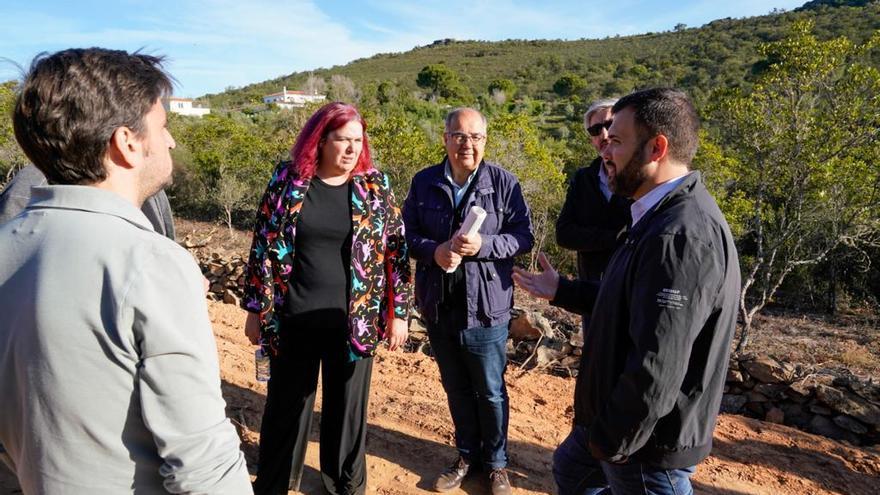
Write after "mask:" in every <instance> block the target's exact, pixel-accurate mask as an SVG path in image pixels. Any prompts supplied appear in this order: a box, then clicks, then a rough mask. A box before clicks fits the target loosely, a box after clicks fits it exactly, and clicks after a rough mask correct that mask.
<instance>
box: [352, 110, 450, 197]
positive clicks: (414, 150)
mask: <svg viewBox="0 0 880 495" xmlns="http://www.w3.org/2000/svg"><path fill="white" fill-rule="evenodd" d="M369 137H370V150H371V152H372V154H373V160H374V161H375V162H376V164H377V166H378V168H379V169H380V170H382V171H383V172H385V173H386V174H388V177H389V179H390V180H391V186H392V188H393V190H394V194H395V195H396V196H397V199H398V203H400V202H402V201H403V198H405V197H406V195H407V193H408V192H409V186H410V180H412V176H413V175H415V173H416V172H418V171H419V170H421V169H422V168H424V167H425V166H426V165H429V164H433V163H436V162H438V161H440V158H441V157H442V156H443V151H442V149H441V146H440V145H438V144H436V143H432V142H431V139H430V136H429V135H428V133H426V132H425V130H424V129H423V128H422V127H420V126H419V125H418V124H417V123H416V122H415V121H414V120H413V119H412V118H408V117H407V116H406V115H404V114H402V113H393V114H391V115H389V116H388V117H386V118H384V119H380V120H379V121H378V122H377V123H374V124H373V125H372V126H371V127H370V129H369Z"/></svg>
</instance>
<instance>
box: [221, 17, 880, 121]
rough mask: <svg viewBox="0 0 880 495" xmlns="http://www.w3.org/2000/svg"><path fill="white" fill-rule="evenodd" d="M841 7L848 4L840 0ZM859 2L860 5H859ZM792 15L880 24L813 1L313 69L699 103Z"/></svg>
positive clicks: (827, 30)
mask: <svg viewBox="0 0 880 495" xmlns="http://www.w3.org/2000/svg"><path fill="white" fill-rule="evenodd" d="M843 4H846V5H843ZM858 5H863V6H861V7H859V6H858ZM798 19H811V20H813V22H814V23H815V26H816V27H815V31H814V32H815V34H816V36H817V37H818V38H819V39H828V38H832V37H837V36H846V37H848V38H849V39H851V40H852V41H854V42H857V43H858V42H863V41H864V40H865V39H866V38H867V37H868V36H869V35H870V33H871V32H873V31H874V30H876V29H878V28H880V2H877V1H873V2H867V1H864V0H855V1H853V0H851V1H849V2H844V1H841V0H823V1H813V2H809V3H807V4H805V5H804V6H803V7H801V8H800V9H798V10H796V11H793V12H782V13H773V14H769V15H765V16H761V17H751V18H745V19H730V18H727V19H720V20H716V21H713V22H710V23H709V24H706V25H705V26H702V27H699V28H687V27H685V26H682V25H680V26H678V29H677V30H676V31H672V32H664V33H646V34H642V35H637V36H626V37H613V38H606V39H588V37H589V35H590V33H584V36H585V38H584V39H580V40H575V41H562V40H507V41H501V42H487V41H456V40H439V41H436V42H434V43H432V44H430V45H428V46H422V47H417V48H414V49H412V50H410V51H408V52H404V53H388V54H379V55H375V56H373V57H370V58H366V59H359V60H355V61H353V62H351V63H349V64H346V65H344V66H335V67H332V68H329V69H317V70H315V71H313V72H312V73H311V74H312V75H314V76H317V77H321V78H324V79H325V80H328V81H329V79H330V77H331V76H333V75H342V76H346V77H348V78H350V79H351V80H352V81H354V83H355V84H356V85H357V86H358V87H359V88H361V90H362V91H369V90H370V89H371V87H376V86H377V85H379V84H380V83H382V82H386V83H391V84H392V85H394V86H396V87H397V88H398V91H407V92H411V91H416V90H419V88H418V87H417V86H416V77H417V75H418V73H419V71H420V70H421V69H422V68H423V67H425V66H427V65H429V64H438V63H442V64H444V65H446V66H447V67H449V68H450V69H452V70H453V71H454V72H456V73H457V74H458V75H459V78H460V80H461V82H462V83H463V84H464V85H465V86H466V87H467V88H469V90H470V92H471V93H472V94H473V95H480V94H484V93H487V87H488V85H489V83H490V82H491V81H492V80H495V79H498V78H504V79H509V80H511V81H512V82H513V83H514V84H515V85H516V87H517V89H518V95H520V96H529V97H531V98H536V99H540V100H553V99H554V98H555V97H556V95H555V94H554V93H553V85H554V83H555V82H556V81H557V80H558V79H559V78H560V77H561V76H562V75H563V74H566V73H570V74H573V75H576V76H578V77H580V78H582V79H583V80H584V81H585V82H586V85H585V86H584V87H583V88H580V89H579V90H578V92H577V96H579V97H580V98H581V99H583V100H589V99H592V98H594V97H598V96H601V95H607V94H621V93H626V92H628V91H631V90H632V89H634V88H638V87H644V86H650V85H660V84H662V85H671V86H677V87H681V88H684V89H687V90H689V91H690V92H691V93H692V94H693V96H694V97H695V98H696V99H697V100H698V101H700V100H702V99H703V98H705V97H706V96H707V95H708V93H709V91H711V90H712V89H714V88H717V87H720V86H724V87H730V86H738V85H741V84H743V83H744V82H746V81H747V80H748V78H749V76H750V75H751V73H752V70H753V64H754V63H755V62H757V61H758V60H759V59H760V57H759V55H758V53H757V50H756V49H757V46H758V44H759V43H762V42H767V41H774V40H778V39H780V38H782V37H783V36H784V35H785V33H786V32H787V30H788V29H789V27H790V26H791V24H792V23H793V22H794V21H796V20H798ZM309 75H310V74H309V73H306V72H300V73H294V74H290V75H289V76H285V77H281V78H278V79H274V80H269V81H264V82H261V83H256V84H252V85H249V86H246V87H243V88H239V89H233V90H229V91H226V92H224V93H220V94H216V95H206V96H205V97H204V98H206V99H207V100H209V102H210V104H211V106H212V107H215V108H218V109H222V108H241V107H244V106H247V105H252V104H259V103H260V98H261V97H262V96H263V95H265V94H268V93H271V92H275V91H278V90H280V88H281V87H282V86H287V88H288V89H298V88H301V87H302V86H303V84H304V83H305V81H306V79H307V77H308V76H309Z"/></svg>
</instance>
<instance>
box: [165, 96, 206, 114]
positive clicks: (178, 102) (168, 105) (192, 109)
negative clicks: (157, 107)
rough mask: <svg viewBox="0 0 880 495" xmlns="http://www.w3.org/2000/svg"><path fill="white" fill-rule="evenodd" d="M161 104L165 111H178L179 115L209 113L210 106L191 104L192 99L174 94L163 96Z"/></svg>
mask: <svg viewBox="0 0 880 495" xmlns="http://www.w3.org/2000/svg"><path fill="white" fill-rule="evenodd" d="M162 105H163V106H164V107H165V111H166V112H174V113H179V114H180V115H193V116H196V117H201V116H202V115H207V114H209V113H211V109H210V108H207V107H203V106H201V104H199V103H196V106H193V100H192V99H191V98H176V97H174V96H172V97H170V98H163V99H162Z"/></svg>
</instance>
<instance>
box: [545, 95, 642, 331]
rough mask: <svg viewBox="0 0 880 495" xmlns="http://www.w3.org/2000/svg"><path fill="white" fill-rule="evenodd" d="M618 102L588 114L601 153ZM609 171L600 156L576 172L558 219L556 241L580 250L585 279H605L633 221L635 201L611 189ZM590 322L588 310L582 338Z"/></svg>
mask: <svg viewBox="0 0 880 495" xmlns="http://www.w3.org/2000/svg"><path fill="white" fill-rule="evenodd" d="M615 103H617V99H616V98H608V99H602V100H598V101H596V102H594V103H593V104H592V105H590V108H589V109H587V111H586V113H584V129H586V131H587V134H588V135H589V136H590V142H591V143H592V145H593V148H595V149H596V152H597V153H600V154H601V153H602V150H603V149H604V148H605V146H606V145H607V144H608V128H609V127H611V107H613V106H614V104H615ZM608 171H609V169H608V168H606V167H605V166H604V162H603V160H602V157H601V155H600V156H597V157H596V159H594V160H593V162H592V163H591V164H590V165H589V166H587V167H583V168H581V169H579V170H578V171H577V172H575V175H574V177H573V178H572V180H571V182H570V183H569V186H568V193H567V194H566V196H565V203H564V204H563V206H562V211H560V212H559V218H558V219H557V220H556V243H557V244H559V246H560V247H563V248H565V249H571V250H574V251H577V268H578V278H579V279H581V280H586V281H591V282H599V281H600V280H601V279H602V274H603V273H604V272H605V267H606V266H607V265H608V260H609V259H611V254H612V253H613V252H614V249H615V248H616V247H617V239H618V237H619V236H620V234H621V232H622V231H623V230H625V229H626V227H627V225H629V222H630V210H629V207H630V204H631V201H630V200H628V199H626V198H624V197H622V196H618V195H616V194H614V193H612V192H611V189H610V187H609V186H608V182H609V180H608ZM613 171H614V170H613V168H612V169H611V172H612V173H613ZM589 324H590V315H589V313H584V314H583V326H582V331H581V335H580V337H581V338H583V332H585V331H586V329H587V327H588V326H589Z"/></svg>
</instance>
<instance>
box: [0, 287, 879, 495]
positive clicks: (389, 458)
mask: <svg viewBox="0 0 880 495" xmlns="http://www.w3.org/2000/svg"><path fill="white" fill-rule="evenodd" d="M210 312H211V318H212V321H213V323H214V331H215V334H216V336H217V348H218V352H219V357H220V364H221V373H222V378H223V392H224V395H225V396H226V400H227V403H228V412H229V416H230V417H231V418H233V420H234V421H235V422H236V423H237V425H238V426H239V428H240V433H241V435H242V440H243V445H242V447H243V449H244V451H245V454H246V455H247V458H248V461H249V463H250V465H251V467H253V464H254V463H255V462H256V455H255V454H256V445H257V441H258V434H257V432H258V431H259V423H260V415H261V413H262V405H263V401H264V394H265V385H263V384H261V383H259V382H256V381H255V380H254V378H253V376H254V369H253V353H252V347H251V346H250V345H248V344H247V342H246V339H245V338H244V336H243V335H242V331H241V329H242V325H243V323H244V313H243V311H241V310H240V309H238V308H236V307H234V306H230V305H224V304H222V303H216V302H211V303H210ZM508 384H509V392H510V401H511V415H510V456H511V465H510V468H511V474H512V476H511V478H512V480H511V481H512V483H513V485H514V493H516V494H521V495H524V494H531V493H552V492H553V491H554V487H553V479H552V476H551V473H550V465H551V459H552V453H553V449H554V447H555V446H556V445H557V444H558V443H559V442H560V441H561V440H562V439H563V438H564V436H565V434H566V433H567V431H568V428H569V425H570V423H571V415H572V410H571V398H572V394H573V391H574V381H573V380H571V379H568V378H561V377H556V376H549V375H547V374H543V373H529V372H526V373H521V372H519V371H517V370H515V368H513V367H511V368H509V369H508ZM319 402H320V401H319ZM317 419H320V413H318V414H317ZM318 448H319V446H318V444H317V421H316V425H315V428H313V431H312V435H311V440H310V444H309V451H308V455H307V457H306V469H305V473H304V477H303V485H302V492H303V493H320V492H321V489H320V477H319V473H318ZM454 456H455V452H454V449H453V447H452V428H451V426H450V421H449V413H448V411H447V409H446V403H445V398H444V395H443V391H442V389H441V387H440V380H439V375H438V372H437V366H436V364H435V363H434V361H433V360H432V359H431V358H430V357H428V356H425V355H421V354H402V353H400V352H397V353H390V352H387V351H385V350H383V351H382V352H381V353H380V355H379V356H378V357H377V358H376V363H375V368H374V374H373V381H372V394H371V397H370V412H369V434H368V439H367V463H368V469H369V481H368V483H369V489H368V492H369V493H381V494H415V493H424V492H427V491H428V487H429V486H430V482H431V477H432V476H433V475H434V474H435V473H436V472H437V471H438V470H440V469H442V468H443V467H444V466H445V464H446V463H447V462H449V461H450V460H451V459H452V458H453V457H454ZM694 486H695V488H696V491H697V493H702V494H714V495H745V494H768V495H801V494H845V495H869V494H870V495H874V494H877V493H878V492H880V490H878V487H880V451H878V450H877V449H866V448H858V447H852V446H849V445H846V444H843V443H839V442H835V441H833V440H828V439H826V438H823V437H818V436H815V435H810V434H808V433H804V432H802V431H799V430H796V429H793V428H789V427H786V426H782V425H776V424H770V423H764V422H761V421H757V420H753V419H748V418H743V417H740V416H728V415H722V416H721V418H720V419H719V423H718V427H717V429H716V432H715V448H714V449H713V451H712V456H711V457H710V458H709V459H708V460H706V461H705V462H704V463H702V464H701V465H700V466H699V467H698V469H697V473H696V475H695V476H694ZM17 488H18V487H17V485H16V483H15V479H14V477H12V476H11V475H10V474H9V473H7V472H5V471H3V473H2V474H0V494H4V495H5V494H11V493H18V492H17ZM454 493H467V494H472V495H476V494H486V493H488V490H487V488H486V484H485V483H483V480H482V479H481V478H477V477H474V478H471V479H468V480H467V481H466V483H465V484H464V485H463V487H462V488H461V489H460V490H457V491H456V492H454Z"/></svg>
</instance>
